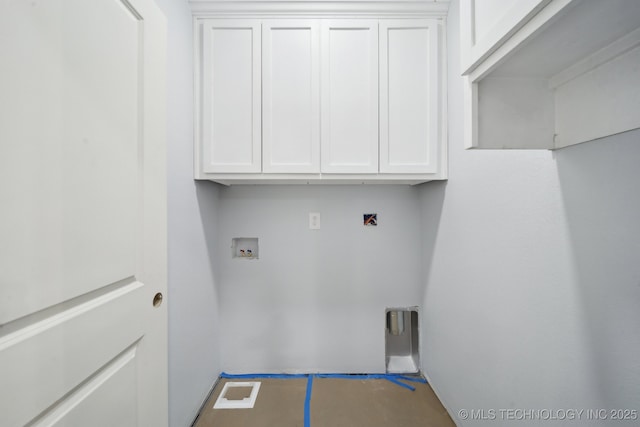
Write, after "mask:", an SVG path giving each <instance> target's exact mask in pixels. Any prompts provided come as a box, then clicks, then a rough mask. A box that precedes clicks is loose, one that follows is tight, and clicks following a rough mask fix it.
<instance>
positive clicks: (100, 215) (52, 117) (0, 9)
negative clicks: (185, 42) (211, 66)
mask: <svg viewBox="0 0 640 427" xmlns="http://www.w3.org/2000/svg"><path fill="white" fill-rule="evenodd" d="M0 28H2V31H1V32H0V49H1V50H2V52H3V67H2V76H3V78H2V79H0V92H1V93H2V94H3V97H2V98H1V99H0V140H1V141H3V143H2V144H0V199H1V200H3V203H4V204H5V206H6V209H2V210H1V211H0V301H2V304H1V305H0V377H1V378H2V379H3V380H2V382H3V387H1V388H0V425H3V426H4V425H7V426H13V425H16V426H18V425H24V424H28V425H39V424H41V425H52V424H57V425H96V423H99V422H107V421H108V420H109V418H106V419H105V420H98V419H96V417H97V416H99V414H100V411H102V413H105V414H107V413H110V412H111V411H113V412H114V413H115V412H117V413H118V422H117V423H116V424H118V425H166V422H167V421H166V304H165V305H163V306H161V307H159V308H154V307H153V306H152V304H151V301H152V298H153V295H154V294H155V293H156V292H165V290H166V238H165V235H166V219H165V217H166V203H165V201H166V197H165V179H166V178H165V172H164V169H165V165H164V163H165V160H164V159H165V156H164V151H165V147H164V144H165V142H164V133H165V132H164V127H165V122H164V115H165V112H164V108H165V95H164V91H165V81H166V79H165V58H164V49H165V48H164V46H165V20H164V17H163V16H162V15H161V13H160V12H159V10H158V9H157V8H156V6H155V4H154V3H153V2H152V1H150V0H135V1H130V2H123V1H120V0H98V1H92V2H86V1H84V0H52V1H47V2H24V1H19V0H10V1H6V2H2V3H1V4H0ZM127 351H130V352H132V353H131V354H133V355H134V356H132V357H130V358H129V359H128V361H127V363H126V368H125V365H122V367H120V368H118V369H116V370H113V369H115V368H114V366H116V365H117V364H116V365H114V363H115V362H114V361H117V360H119V359H118V358H119V357H122V355H123V354H125V353H126V352H127ZM117 366H120V365H117ZM110 369H111V370H110ZM109 372H110V373H111V374H110V375H107V374H106V373H109ZM101 375H102V376H101ZM105 375H107V376H105ZM96 379H98V380H99V381H97V380H96ZM92 381H93V382H92ZM96 381H97V382H96ZM90 384H93V385H92V386H91V387H89V385H90ZM114 384H119V385H120V386H122V385H124V384H129V385H130V386H128V387H125V388H124V389H122V390H121V393H122V394H118V393H114V391H113V390H111V392H110V391H109V390H110V388H112V387H114ZM131 385H133V387H131ZM131 393H133V394H131ZM146 393H148V395H146ZM123 396H130V397H132V398H130V399H128V400H127V402H132V403H131V404H133V405H134V407H133V410H131V409H130V408H129V409H127V408H128V406H127V405H129V404H127V405H125V407H123V410H122V411H120V410H119V409H118V410H116V409H115V408H119V405H120V403H119V402H121V401H122V399H123ZM141 396H142V397H141ZM100 397H102V398H100ZM150 400H152V401H154V402H155V404H154V406H155V407H153V408H151V406H150ZM99 408H102V409H100V410H99ZM112 425H113V424H112Z"/></svg>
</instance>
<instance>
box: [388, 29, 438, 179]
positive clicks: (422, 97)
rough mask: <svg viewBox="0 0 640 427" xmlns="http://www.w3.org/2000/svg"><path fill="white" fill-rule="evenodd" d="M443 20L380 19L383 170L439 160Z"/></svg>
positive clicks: (429, 168) (428, 167)
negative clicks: (439, 27)
mask: <svg viewBox="0 0 640 427" xmlns="http://www.w3.org/2000/svg"><path fill="white" fill-rule="evenodd" d="M438 25H439V23H438V21H437V20H435V19H423V20H391V21H389V20H387V21H381V22H380V172H383V173H433V172H436V171H437V166H438V143H439V125H440V123H439V108H438V106H439V102H438V100H439V99H440V94H439V93H440V92H439V89H440V83H439V82H440V76H439V72H438V63H439V43H438Z"/></svg>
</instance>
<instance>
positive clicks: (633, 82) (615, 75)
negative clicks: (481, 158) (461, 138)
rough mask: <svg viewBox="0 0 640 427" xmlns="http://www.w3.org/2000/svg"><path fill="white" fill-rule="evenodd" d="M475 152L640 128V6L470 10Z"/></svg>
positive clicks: (478, 5) (466, 4) (532, 1)
mask: <svg viewBox="0 0 640 427" xmlns="http://www.w3.org/2000/svg"><path fill="white" fill-rule="evenodd" d="M460 19H461V32H460V33H461V45H462V58H461V60H462V70H461V71H462V73H463V74H464V75H465V100H464V103H465V145H466V147H467V148H490V149H502V148H508V149H511V148H516V149H518V148H523V149H536V148H537V149H560V148H563V147H567V146H570V145H574V144H579V143H582V142H587V141H592V140H595V139H600V138H604V137H607V136H609V135H613V134H616V133H620V132H626V131H630V130H633V129H638V128H640V102H639V100H640V85H638V81H640V71H639V70H640V1H638V0H607V1H595V0H585V1H580V0H520V1H517V2H502V1H498V0H484V1H481V0H461V2H460Z"/></svg>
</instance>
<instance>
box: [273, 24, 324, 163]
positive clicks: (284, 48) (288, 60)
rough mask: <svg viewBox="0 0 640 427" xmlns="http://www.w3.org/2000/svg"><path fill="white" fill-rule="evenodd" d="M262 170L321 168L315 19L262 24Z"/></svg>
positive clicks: (318, 38) (318, 73)
mask: <svg viewBox="0 0 640 427" xmlns="http://www.w3.org/2000/svg"><path fill="white" fill-rule="evenodd" d="M262 40H263V46H262V53H263V58H262V59H263V63H262V81H263V99H262V114H263V145H264V146H263V150H264V151H263V159H262V166H263V172H267V173H268V172H277V173H319V172H320V31H319V24H318V21H314V20H295V19H293V20H277V21H264V22H263V23H262Z"/></svg>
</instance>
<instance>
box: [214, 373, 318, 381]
mask: <svg viewBox="0 0 640 427" xmlns="http://www.w3.org/2000/svg"><path fill="white" fill-rule="evenodd" d="M308 376H309V375H308V374H227V373H226V372H223V373H221V374H220V378H225V379H250V378H276V379H283V380H286V379H293V378H307V377H308Z"/></svg>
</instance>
